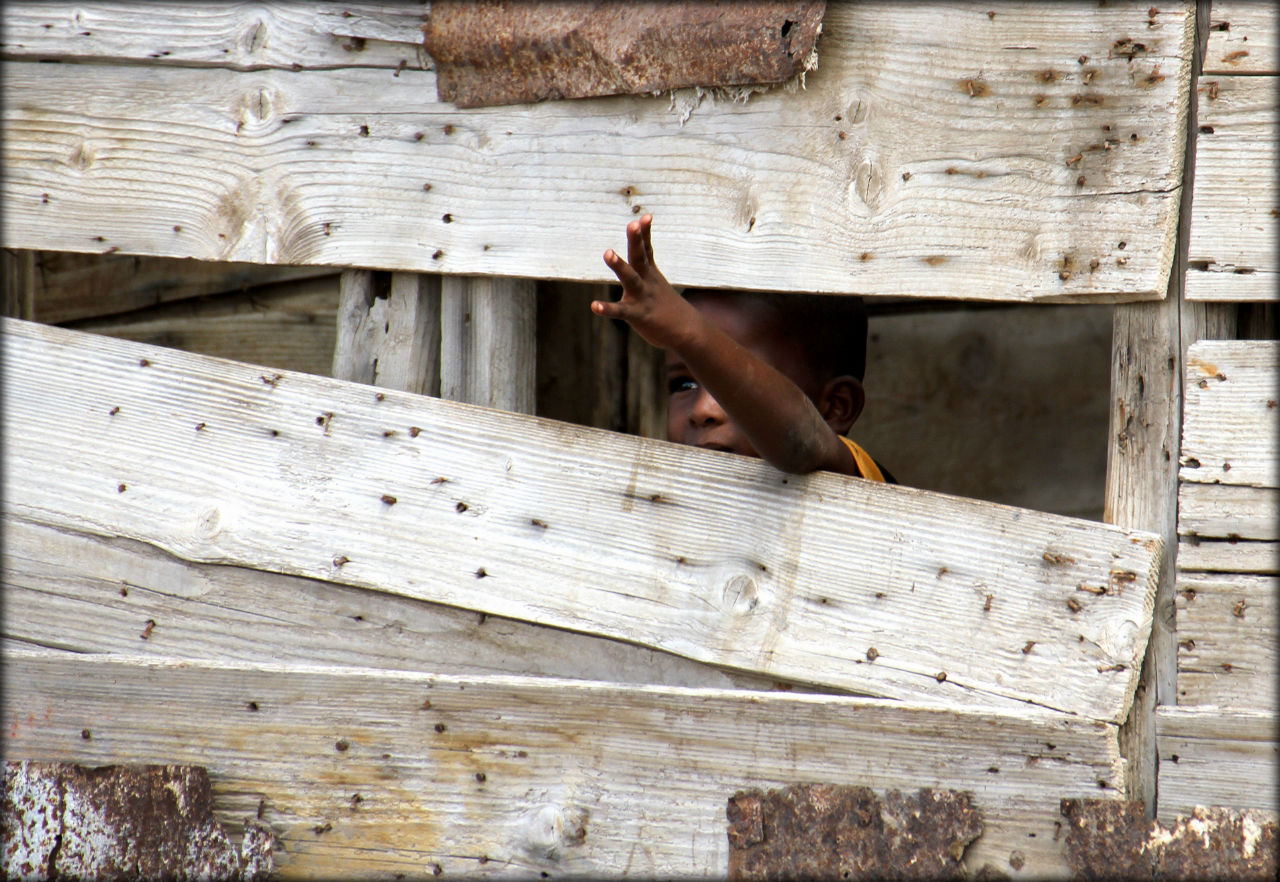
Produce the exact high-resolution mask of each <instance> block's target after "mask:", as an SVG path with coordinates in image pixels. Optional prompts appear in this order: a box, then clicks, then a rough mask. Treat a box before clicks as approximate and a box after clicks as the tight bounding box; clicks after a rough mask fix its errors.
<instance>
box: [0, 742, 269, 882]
mask: <svg viewBox="0 0 1280 882" xmlns="http://www.w3.org/2000/svg"><path fill="white" fill-rule="evenodd" d="M86 731H87V730H86ZM212 806H213V795H212V788H211V787H210V785H209V775H208V773H207V772H206V771H205V770H204V769H203V768H201V767H198V766H102V767H99V768H94V769H88V768H84V767H82V766H78V765H73V764H70V763H39V762H6V763H5V766H4V792H3V794H0V850H2V853H3V867H2V869H3V874H4V877H5V878H6V879H63V878H70V879H95V880H115V879H120V880H132V879H169V880H186V879H222V880H258V879H264V878H266V876H267V874H268V873H270V872H271V852H272V847H273V845H274V839H273V837H272V836H271V834H270V832H268V831H267V830H266V828H264V827H262V826H260V825H258V824H256V823H254V822H247V823H246V824H245V834H244V841H243V842H242V843H241V845H240V848H239V849H236V848H235V846H233V845H232V844H231V842H230V840H228V838H227V836H226V834H225V833H224V832H223V830H222V826H221V825H220V824H219V823H218V821H217V819H215V818H214V816H213V812H212Z"/></svg>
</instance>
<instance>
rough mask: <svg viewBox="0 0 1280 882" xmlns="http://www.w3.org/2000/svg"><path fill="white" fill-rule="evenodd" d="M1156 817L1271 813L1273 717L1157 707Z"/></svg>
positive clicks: (1279, 762)
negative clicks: (1219, 810) (1210, 809)
mask: <svg viewBox="0 0 1280 882" xmlns="http://www.w3.org/2000/svg"><path fill="white" fill-rule="evenodd" d="M1156 736H1157V739H1158V744H1159V751H1160V807H1159V817H1160V819H1161V820H1164V821H1165V822H1166V823H1167V822H1168V821H1169V820H1171V819H1173V818H1174V817H1175V816H1177V815H1178V814H1184V815H1186V814H1190V813H1191V810H1192V809H1193V808H1194V807H1195V806H1197V805H1204V806H1215V805H1217V806H1226V807H1228V808H1233V809H1261V810H1263V811H1267V812H1275V811H1276V806H1277V805H1280V787H1278V786H1277V784H1276V782H1277V780H1278V779H1280V729H1278V728H1277V720H1276V712H1275V710H1274V709H1271V710H1254V709H1248V708H1224V707H1159V708H1156Z"/></svg>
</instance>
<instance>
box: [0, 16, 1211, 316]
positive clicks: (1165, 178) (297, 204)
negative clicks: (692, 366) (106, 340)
mask: <svg viewBox="0 0 1280 882" xmlns="http://www.w3.org/2000/svg"><path fill="white" fill-rule="evenodd" d="M289 8H290V9H304V8H305V7H302V6H298V7H292V6H291V7H289ZM1149 9H1150V6H1149V4H1147V3H1137V2H1125V3H1113V4H1107V5H1106V6H1105V7H1100V6H1093V5H1090V6H1085V5H1078V4H1054V5H1052V6H1049V7H1041V6H1040V5H1038V4H1023V5H1009V6H1006V7H1005V8H1003V9H1001V10H1000V11H999V12H998V13H997V14H996V15H995V16H988V15H987V12H988V11H990V10H988V9H987V8H985V7H981V6H978V5H972V6H937V7H934V6H930V7H927V8H926V7H916V6H914V5H908V4H898V3H879V4H874V3H866V4H862V3H859V4H832V5H831V7H830V8H829V9H828V11H827V15H826V19H825V21H824V25H823V37H822V49H821V53H822V56H821V57H822V63H821V67H820V68H819V69H818V70H817V71H814V72H812V73H810V74H809V75H808V77H807V80H806V88H805V89H803V90H798V91H788V90H786V89H776V90H772V91H770V92H767V93H764V94H759V95H756V96H754V97H752V98H751V100H750V101H747V102H746V103H736V102H732V101H717V100H716V99H715V98H714V97H710V96H708V97H706V99H705V100H703V99H702V98H696V99H695V98H692V97H690V96H683V97H681V100H680V101H675V100H674V99H669V98H667V97H662V98H652V97H628V98H600V99H584V100H581V101H572V102H544V103H541V104H537V105H529V106H523V105H522V106H517V107H514V108H481V109H476V110H459V109H457V108H455V107H453V106H452V105H449V104H440V103H438V102H436V101H434V99H433V97H432V96H433V94H434V89H435V79H434V74H433V73H432V72H430V71H418V70H410V69H406V70H404V71H403V72H401V75H400V76H399V77H394V76H393V75H392V73H391V72H390V71H388V70H386V69H359V68H355V69H352V68H347V69H343V70H340V71H323V70H320V71H301V72H294V71H286V70H257V71H250V72H238V71H233V70H227V69H212V68H200V69H195V68H183V67H177V66H157V65H152V64H149V63H147V62H149V61H150V59H149V58H148V57H147V53H145V52H144V53H142V55H141V57H139V58H138V59H136V60H138V61H140V62H144V63H143V64H128V65H125V64H106V63H90V62H86V63H81V64H52V65H51V64H37V63H34V62H29V61H12V62H10V63H9V65H8V66H7V68H6V76H5V81H4V83H5V85H4V88H5V89H6V90H7V94H10V95H11V96H12V100H10V101H7V102H5V107H6V109H5V132H6V138H5V143H4V154H3V160H4V167H5V173H6V182H5V186H6V193H7V194H8V204H7V205H6V212H7V219H8V221H9V223H7V224H6V225H5V235H6V239H5V244H6V245H9V246H13V247H29V248H42V249H58V250H68V251H85V250H94V251H104V250H107V249H109V248H119V249H120V250H121V251H122V252H125V253H136V254H153V255H162V256H186V257H198V258H201V259H205V260H242V261H250V262H259V263H292V264H326V265H337V266H376V267H381V268H384V269H388V270H413V271H428V272H447V273H452V274H457V275H496V276H510V277H524V278H548V279H551V278H554V279H567V280H578V281H586V282H607V281H611V280H612V277H611V274H610V273H609V271H608V269H607V267H605V265H604V264H603V262H602V261H601V260H600V255H601V253H602V252H603V251H604V250H605V249H606V248H608V247H615V248H616V247H619V246H620V244H621V241H622V229H623V225H624V224H625V223H626V222H627V221H628V220H630V219H632V218H633V217H634V216H635V214H636V213H638V212H641V211H651V212H653V213H654V214H655V215H656V216H657V217H658V222H657V223H656V224H655V233H654V236H655V245H656V250H657V253H658V254H659V255H660V259H661V261H662V266H663V269H664V272H665V273H666V274H667V276H668V278H670V279H671V281H672V282H673V283H675V284H681V285H711V286H724V287H732V286H737V287H746V288H759V289H774V290H782V291H834V292H853V293H865V294H875V295H891V296H906V297H920V296H929V297H950V298H964V299H997V300H1000V299H1004V300H1044V299H1048V300H1058V299H1064V300H1070V299H1074V298H1082V297H1083V298H1089V297H1094V298H1098V297H1100V298H1101V299H1104V300H1110V299H1118V300H1125V299H1143V298H1146V299H1158V298H1159V297H1161V296H1163V294H1164V292H1165V284H1166V281H1167V278H1168V273H1169V267H1170V263H1171V260H1172V249H1173V240H1174V235H1175V227H1176V223H1177V203H1178V191H1179V184H1180V181H1181V169H1182V155H1183V149H1182V147H1183V143H1184V141H1185V138H1184V130H1183V122H1184V120H1185V118H1186V115H1187V112H1188V108H1187V100H1188V97H1189V90H1188V86H1187V84H1188V82H1189V76H1190V59H1191V52H1190V41H1191V33H1192V16H1191V15H1190V10H1191V6H1190V5H1189V4H1181V5H1176V6H1173V7H1170V8H1167V9H1162V10H1160V11H1159V13H1158V16H1157V17H1156V19H1154V22H1155V27H1149V26H1148V22H1149V21H1151V20H1152V19H1150V18H1149V16H1148V14H1147V13H1148V10H1149ZM152 18H153V31H154V30H155V29H158V28H161V27H172V28H174V29H175V30H180V25H181V24H182V23H183V22H182V21H180V20H178V19H173V20H170V19H166V18H164V17H163V16H160V15H158V14H153V15H152ZM166 23H167V24H166ZM1081 57H1083V58H1085V61H1084V63H1080V62H1079V61H1078V59H1079V58H1081ZM872 62H874V63H872ZM1086 81H1087V82H1086ZM686 98H687V99H688V100H687V101H686V100H685V99H686ZM677 105H679V106H677ZM681 107H683V108H684V112H681V110H680V108H681ZM406 108H411V109H412V112H406ZM43 194H48V197H49V198H48V201H47V202H45V201H43V199H42V196H43ZM121 206H131V207H132V208H131V209H129V210H123V211H122V210H121ZM512 206H518V207H519V210H518V211H517V212H515V213H514V214H513V211H512ZM527 218H537V223H532V224H531V223H528V222H527V220H526V219H527ZM175 226H177V227H180V228H181V232H175V231H174V227H175ZM1122 242H1123V243H1125V244H1124V245H1123V246H1122V245H1121V243H1122ZM1095 261H1096V265H1095Z"/></svg>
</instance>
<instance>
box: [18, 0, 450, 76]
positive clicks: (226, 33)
mask: <svg viewBox="0 0 1280 882" xmlns="http://www.w3.org/2000/svg"><path fill="white" fill-rule="evenodd" d="M424 13H425V4H423V3H367V2H365V3H361V2H356V3H332V2H309V3H244V2H236V3H216V4H209V3H191V2H178V3H172V2H170V3H166V4H165V5H164V9H163V11H160V10H158V9H157V8H156V6H155V5H154V4H152V3H146V2H110V3H75V4H72V3H66V2H30V0H28V2H24V3H13V4H10V5H9V6H7V7H6V8H5V12H4V24H5V33H4V38H3V42H0V51H2V52H3V53H4V55H5V56H6V57H9V58H38V59H53V60H62V61H72V60H74V61H84V60H98V61H115V60H119V61H135V62H136V61H144V62H146V63H148V64H153V65H175V64H176V65H188V66H198V67H226V68H232V69H236V70H259V69H262V68H285V69H288V70H300V69H306V70H316V69H327V68H350V67H380V68H391V69H393V70H394V69H399V68H400V67H403V66H412V67H414V68H419V67H425V66H427V64H428V62H429V61H430V59H429V58H428V57H427V56H426V55H425V54H424V53H423V52H422V50H421V43H422V32H421V30H420V27H421V25H422V21H423V15H424Z"/></svg>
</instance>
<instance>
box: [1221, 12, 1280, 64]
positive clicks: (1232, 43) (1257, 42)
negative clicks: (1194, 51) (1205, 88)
mask: <svg viewBox="0 0 1280 882" xmlns="http://www.w3.org/2000/svg"><path fill="white" fill-rule="evenodd" d="M1278 31H1280V11H1277V9H1276V5H1275V4H1274V3H1267V2H1265V0H1213V3H1212V5H1210V7H1209V43H1208V47H1207V48H1206V51H1205V56H1204V68H1203V73H1206V74H1270V75H1272V76H1274V75H1275V74H1280V51H1277V36H1278Z"/></svg>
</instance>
